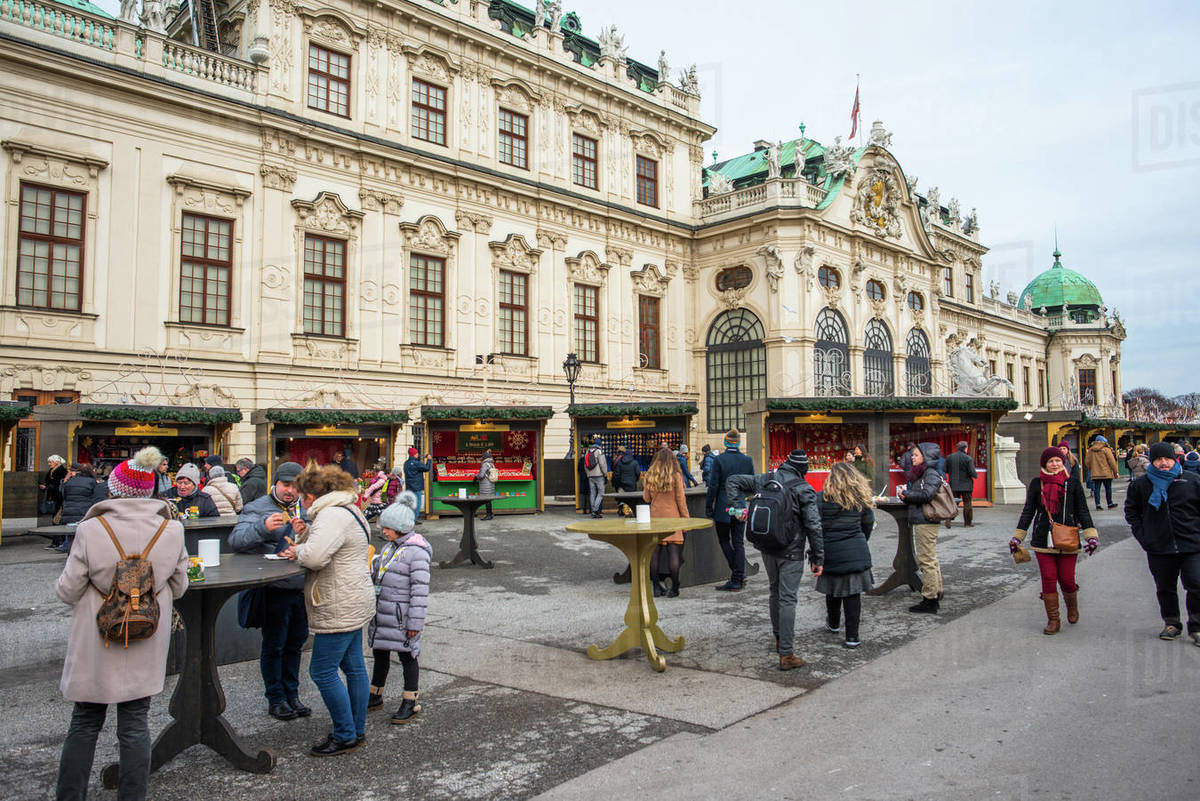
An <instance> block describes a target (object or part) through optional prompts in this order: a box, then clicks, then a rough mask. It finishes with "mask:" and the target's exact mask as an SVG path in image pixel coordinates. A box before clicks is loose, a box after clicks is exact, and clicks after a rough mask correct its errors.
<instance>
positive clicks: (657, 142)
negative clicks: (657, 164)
mask: <svg viewBox="0 0 1200 801" xmlns="http://www.w3.org/2000/svg"><path fill="white" fill-rule="evenodd" d="M629 138H630V139H632V140H633V149H634V150H636V151H637V152H638V153H641V154H642V155H644V156H651V157H653V158H656V159H657V158H662V155H663V154H664V153H666V152H667V150H668V149H669V147H668V145H667V140H665V139H663V138H662V137H661V136H659V135H658V134H657V133H655V132H654V131H646V130H642V129H639V128H634V129H631V130H630V131H629Z"/></svg>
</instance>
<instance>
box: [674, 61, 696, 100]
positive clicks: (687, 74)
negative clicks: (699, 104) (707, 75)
mask: <svg viewBox="0 0 1200 801" xmlns="http://www.w3.org/2000/svg"><path fill="white" fill-rule="evenodd" d="M679 91H681V92H684V93H686V94H689V95H695V96H696V97H699V96H700V78H699V77H697V76H696V65H695V64H692V65H691V66H690V67H688V68H687V69H685V70H683V72H681V73H679Z"/></svg>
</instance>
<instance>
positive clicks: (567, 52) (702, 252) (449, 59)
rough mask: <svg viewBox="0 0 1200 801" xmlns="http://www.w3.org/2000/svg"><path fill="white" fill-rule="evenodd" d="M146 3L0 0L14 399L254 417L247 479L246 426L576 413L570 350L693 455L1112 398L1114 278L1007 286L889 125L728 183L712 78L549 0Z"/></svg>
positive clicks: (4, 311)
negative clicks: (908, 163)
mask: <svg viewBox="0 0 1200 801" xmlns="http://www.w3.org/2000/svg"><path fill="white" fill-rule="evenodd" d="M122 5H123V6H124V7H125V10H124V16H126V17H129V18H130V21H122V20H118V19H113V18H111V17H110V16H109V15H107V14H105V13H104V12H103V11H101V10H100V9H98V8H96V7H95V6H92V5H91V4H90V3H88V2H86V0H69V1H68V2H54V1H53V0H0V51H2V52H3V61H4V72H5V80H4V81H3V85H2V86H0V93H2V96H3V108H4V111H3V112H2V113H0V146H2V147H3V150H4V154H3V157H4V158H3V166H2V170H3V176H4V183H3V189H4V192H5V200H6V203H5V209H6V213H5V214H4V216H3V218H2V219H0V230H2V231H3V234H2V235H0V241H2V242H3V255H2V260H0V293H2V298H0V338H2V343H0V390H2V391H3V397H4V398H6V399H8V398H18V397H21V398H30V399H33V398H36V399H37V401H36V402H39V403H49V402H68V401H72V400H74V401H79V402H81V403H84V404H89V403H90V404H122V403H136V404H146V405H154V404H159V405H162V404H175V405H186V406H194V407H238V408H240V409H241V410H243V412H245V413H246V419H245V420H243V421H242V422H239V423H236V424H234V425H233V426H232V428H231V429H230V430H229V432H228V439H227V441H226V445H225V452H226V456H227V457H234V458H236V457H238V456H243V455H253V454H254V452H255V445H256V443H255V436H256V434H255V427H254V425H253V424H252V423H251V420H250V414H251V413H252V412H253V410H262V409H268V408H292V409H303V408H325V407H333V408H353V409H364V408H366V409H381V408H391V409H400V410H409V411H410V419H415V418H416V417H417V416H418V415H419V411H418V410H419V409H420V408H421V407H422V406H425V405H457V406H468V405H472V404H484V403H487V404H494V405H519V404H537V405H543V406H550V407H553V408H554V409H555V410H557V411H559V412H561V411H562V410H563V409H564V408H565V407H566V405H567V398H568V390H567V386H566V383H565V382H564V380H563V371H562V363H563V361H564V358H565V357H566V355H567V354H568V353H569V352H575V353H577V354H578V355H579V357H580V358H581V359H582V361H583V367H582V370H581V373H580V376H579V380H578V383H577V384H576V386H575V394H576V396H577V398H578V400H580V401H589V402H595V401H607V402H628V401H641V402H646V401H662V402H664V403H666V402H679V401H683V402H687V403H691V404H695V405H696V407H697V408H698V411H699V414H698V415H697V416H696V418H695V422H694V423H693V425H692V432H691V435H690V439H691V440H692V441H693V443H697V442H699V441H701V440H702V439H709V440H712V439H713V437H711V436H709V435H710V434H715V433H717V432H721V431H724V430H725V429H726V428H727V427H728V426H730V425H737V424H741V423H742V421H743V419H744V417H743V412H742V404H743V403H745V402H746V401H750V400H753V399H756V398H763V397H768V396H770V397H776V396H782V397H794V396H803V397H813V396H816V397H821V396H847V395H848V396H871V395H877V396H893V395H914V396H915V395H930V394H932V395H946V394H950V393H951V392H953V391H955V390H956V388H957V389H961V388H962V387H963V386H964V382H967V383H970V382H972V381H977V380H978V379H980V378H981V377H982V378H984V379H986V378H988V377H990V376H1000V377H1001V378H1007V379H1008V380H1010V381H1011V385H1012V386H1011V390H1010V389H1009V388H1008V387H1007V386H1003V385H1002V386H999V387H998V388H995V389H993V388H994V387H995V382H992V383H990V384H988V386H987V387H986V389H985V388H983V387H975V388H974V390H975V391H978V392H992V391H996V392H999V393H1000V394H1005V393H1008V392H1010V391H1011V393H1012V397H1013V398H1015V400H1016V401H1017V403H1018V404H1019V406H1020V407H1021V409H1022V410H1029V411H1038V410H1040V411H1053V410H1055V409H1062V408H1073V407H1076V406H1078V405H1079V404H1081V403H1083V404H1089V403H1090V404H1091V405H1094V406H1104V405H1115V404H1116V403H1117V401H1116V399H1117V398H1119V397H1120V391H1121V384H1120V342H1121V340H1122V339H1123V338H1124V330H1123V328H1122V325H1121V322H1120V320H1119V319H1117V318H1115V316H1113V315H1109V314H1108V312H1107V310H1106V309H1105V308H1104V307H1103V304H1102V302H1101V300H1100V298H1099V294H1098V293H1096V292H1095V291H1094V290H1095V288H1094V287H1092V291H1091V294H1089V293H1088V292H1087V291H1086V287H1083V284H1080V283H1079V282H1078V281H1076V280H1075V278H1079V279H1081V280H1082V281H1083V283H1084V284H1087V286H1091V285H1090V284H1089V283H1087V282H1086V279H1082V277H1081V276H1078V274H1076V273H1072V272H1070V271H1069V270H1066V269H1065V268H1064V267H1062V266H1061V263H1058V262H1057V257H1056V266H1055V267H1051V268H1050V269H1049V270H1047V272H1046V274H1045V275H1043V276H1041V277H1039V279H1038V280H1037V281H1035V282H1034V284H1031V286H1030V288H1029V289H1027V292H1026V293H1023V296H1022V297H1021V298H1019V299H1018V297H1017V296H1015V295H1010V296H1009V297H1008V298H1007V299H1002V298H1000V297H998V294H999V293H998V292H997V291H996V290H995V289H993V290H992V291H991V292H989V293H985V292H984V287H983V286H981V280H982V279H981V258H982V257H983V255H984V253H985V252H986V247H985V246H984V245H983V244H981V241H980V236H979V225H978V220H977V218H976V216H975V215H974V213H972V214H970V215H967V216H966V218H965V219H964V218H963V217H962V215H961V212H960V211H959V209H958V203H957V201H950V202H949V203H948V204H947V205H942V203H941V202H940V199H939V197H938V192H937V190H936V189H930V190H928V191H926V192H923V193H918V192H917V190H916V187H915V181H913V182H910V180H909V179H907V178H906V176H905V175H904V173H903V171H902V170H901V167H900V165H899V163H898V162H897V161H896V159H895V157H894V156H893V155H892V154H891V152H890V151H889V149H888V148H889V146H890V135H889V134H888V133H887V132H886V131H884V130H883V128H882V126H879V125H878V124H877V125H876V127H875V129H874V130H873V131H872V132H871V138H870V142H869V143H868V144H866V145H863V146H861V147H856V148H853V149H851V148H849V147H844V146H842V145H841V144H840V141H835V142H834V143H832V144H827V145H821V144H819V143H818V142H816V141H814V140H811V139H807V138H801V139H800V140H796V141H795V142H785V143H775V144H774V145H772V144H770V143H767V142H762V143H758V144H756V146H755V149H754V150H753V152H750V153H747V154H746V155H744V156H739V157H738V158H736V159H732V160H729V161H725V162H722V163H720V164H715V165H710V166H709V167H708V168H705V167H704V166H703V161H704V155H703V149H702V145H703V144H704V142H705V141H707V140H708V139H710V138H711V136H712V134H713V133H714V129H713V128H712V127H711V126H709V125H707V124H706V123H704V122H703V121H702V120H701V119H700V118H699V101H700V98H699V92H698V87H697V84H696V80H695V70H694V68H693V69H691V70H684V71H683V72H682V73H681V74H680V75H679V76H678V77H677V78H675V79H672V78H671V77H670V75H669V74H668V70H667V65H666V64H665V62H664V61H663V60H661V59H660V61H659V64H658V65H657V67H653V66H649V65H646V64H642V63H640V62H637V61H635V60H633V59H631V58H629V57H628V56H627V54H626V53H625V49H624V47H623V45H622V42H621V39H620V36H619V35H618V34H617V33H616V31H615V29H607V30H605V31H603V32H602V34H601V35H600V36H599V37H598V39H597V40H593V39H590V38H588V37H587V36H585V35H584V33H583V31H582V26H581V24H580V20H579V19H578V17H577V16H576V15H574V14H567V15H565V16H563V15H562V14H561V11H560V8H559V7H558V4H557V3H550V4H545V3H542V2H538V5H539V8H538V9H537V10H536V11H530V10H528V9H525V8H523V7H521V6H518V5H516V4H513V3H510V2H508V1H507V0H491V2H486V1H485V0H460V1H459V2H457V3H455V2H449V3H444V4H443V3H442V2H438V1H437V0H415V1H414V2H407V1H405V0H387V2H372V3H366V2H354V0H330V2H329V3H328V4H322V3H321V2H320V1H319V0H300V1H299V2H297V1H296V0H249V1H248V2H238V1H237V0H235V1H234V2H229V3H224V2H217V3H215V4H213V3H212V2H210V1H209V0H202V2H198V3H193V4H192V5H191V6H188V5H184V6H182V7H180V6H178V5H170V6H167V7H166V8H163V7H162V4H161V3H160V2H158V0H143V3H142V7H141V15H140V24H139V22H137V21H133V20H132V17H134V16H137V14H138V9H137V8H136V7H135V5H136V4H135V3H133V2H130V3H123V4H122ZM797 151H799V152H798V153H797ZM1055 270H1059V271H1060V272H1059V273H1055V272H1054V271H1055ZM1067 273H1070V276H1073V277H1074V278H1071V279H1070V280H1060V279H1061V278H1062V277H1063V276H1066V275H1067ZM1039 282H1040V283H1039ZM1063 287H1067V291H1066V294H1064V291H1063ZM1079 287H1083V290H1085V291H1082V294H1081V293H1080V292H1078V291H1076V290H1077V289H1079ZM1056 293H1057V294H1056ZM1024 295H1027V296H1028V297H1029V300H1025V297H1024ZM404 433H405V432H401V436H399V437H397V438H396V439H395V441H394V442H393V443H392V446H393V448H394V449H395V452H396V453H401V454H402V446H403V445H405V444H406V437H405V436H404V435H403V434H404ZM568 441H569V428H568V420H567V417H566V416H565V415H563V414H559V415H557V416H555V417H553V418H552V419H551V420H550V421H549V423H548V427H547V429H546V432H545V442H546V448H545V450H546V453H548V454H553V455H555V456H557V455H559V454H561V453H563V452H565V451H566V450H567V445H568ZM260 450H261V449H260ZM12 452H13V451H11V450H10V451H9V453H10V454H11V453H12ZM43 456H44V454H43ZM10 458H11V457H10ZM68 458H69V459H70V458H72V457H68Z"/></svg>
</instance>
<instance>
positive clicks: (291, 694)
mask: <svg viewBox="0 0 1200 801" xmlns="http://www.w3.org/2000/svg"><path fill="white" fill-rule="evenodd" d="M266 593H267V603H266V618H267V619H266V622H265V623H264V625H263V630H262V652H261V653H260V654H259V658H258V667H259V670H260V671H262V679H263V687H264V689H265V691H266V692H265V694H266V696H267V703H268V704H282V703H283V702H284V701H290V700H291V699H293V698H296V697H297V696H298V695H299V694H300V651H301V649H303V648H304V642H305V641H306V640H307V639H308V613H307V612H305V611H304V591H303V590H280V589H276V588H274V587H267V588H266Z"/></svg>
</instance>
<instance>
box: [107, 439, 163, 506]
mask: <svg viewBox="0 0 1200 801" xmlns="http://www.w3.org/2000/svg"><path fill="white" fill-rule="evenodd" d="M162 460H163V455H162V453H161V452H160V451H159V450H158V448H155V447H153V446H151V447H148V448H142V449H141V450H140V451H138V452H137V453H135V454H134V455H133V458H132V459H126V460H125V461H124V462H118V463H117V464H116V466H115V467H113V469H112V473H111V474H109V476H108V491H109V494H111V495H112V496H113V497H114V498H149V497H150V496H151V495H153V494H154V483H155V482H154V471H155V470H157V469H158V465H159V463H161V462H162Z"/></svg>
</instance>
